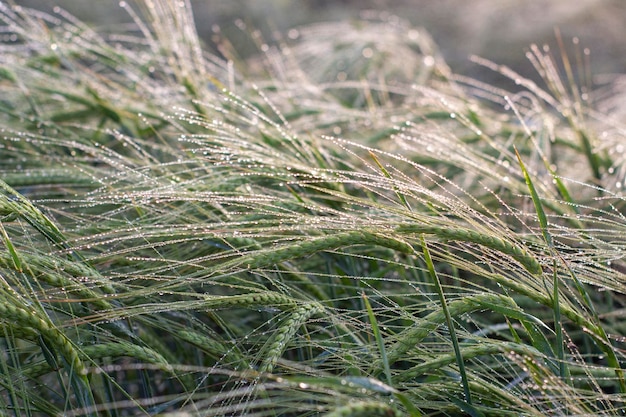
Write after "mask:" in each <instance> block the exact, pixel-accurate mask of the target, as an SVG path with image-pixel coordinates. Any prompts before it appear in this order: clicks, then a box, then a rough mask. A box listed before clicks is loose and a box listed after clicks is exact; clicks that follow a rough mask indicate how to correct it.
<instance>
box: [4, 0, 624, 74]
mask: <svg viewBox="0 0 626 417" xmlns="http://www.w3.org/2000/svg"><path fill="white" fill-rule="evenodd" d="M172 1H176V0H172ZM13 3H15V4H18V5H21V6H25V7H33V8H37V9H40V10H48V11H49V10H51V9H52V8H53V7H54V6H60V7H62V8H64V9H66V10H67V11H69V12H70V13H71V14H73V15H75V16H76V17H78V18H80V19H81V20H84V21H87V22H89V23H91V24H93V25H95V26H101V27H103V29H106V30H107V31H110V30H114V29H115V27H116V26H118V25H123V24H125V23H129V22H131V19H130V17H129V16H128V14H127V13H126V12H125V11H124V10H123V9H122V8H120V7H119V1H118V0H13ZM128 3H130V4H132V3H133V2H132V1H128ZM191 3H192V6H193V10H194V15H195V19H196V24H197V28H198V31H199V32H200V35H201V37H202V38H203V39H204V40H205V42H206V43H207V45H209V46H210V44H211V33H212V32H211V31H212V28H213V27H214V25H219V26H220V28H221V31H222V33H224V34H225V35H226V36H227V37H229V39H231V40H234V41H235V42H236V40H237V37H238V36H241V35H240V34H238V33H237V31H238V30H236V28H235V25H234V22H235V21H236V20H237V19H241V20H242V21H244V22H246V23H247V26H248V27H254V28H257V29H259V30H261V31H262V32H263V33H264V36H266V37H267V38H268V39H269V38H271V30H279V31H281V32H283V33H286V32H287V31H288V29H289V28H292V27H295V26H299V25H306V24H310V23H314V22H321V21H335V20H345V19H356V18H358V17H359V16H360V14H361V13H362V12H363V10H368V9H369V10H372V9H374V10H381V11H385V12H387V13H389V14H393V15H397V16H399V17H401V18H402V19H406V20H408V21H409V22H411V24H413V25H415V26H417V27H422V28H424V29H426V31H427V32H429V33H430V35H431V36H432V37H433V39H434V41H435V43H436V44H437V46H438V47H439V50H440V53H441V54H442V55H443V57H444V58H445V59H446V61H447V63H448V64H449V65H450V67H451V68H452V69H453V70H454V71H455V72H457V73H461V74H464V75H469V76H472V77H476V78H478V79H482V80H485V81H490V79H491V78H492V77H494V74H489V71H487V70H485V69H484V68H481V67H479V66H478V65H476V64H474V63H472V62H470V61H469V60H468V56H469V55H472V54H473V55H478V56H481V57H483V58H487V59H489V60H492V61H495V62H497V63H498V64H503V65H507V66H510V67H512V68H514V69H515V70H516V71H517V72H519V73H521V74H522V75H523V76H527V77H531V78H534V71H533V70H532V69H531V66H530V65H529V63H528V62H527V60H526V58H525V56H524V51H525V49H526V48H527V47H528V46H529V45H530V44H531V43H536V44H539V45H542V44H544V43H545V44H549V45H551V46H552V47H553V49H554V47H556V45H557V42H556V37H555V28H559V30H560V32H561V34H562V36H563V40H564V42H565V44H566V49H567V48H570V51H569V52H570V53H572V54H573V53H574V52H572V51H574V50H575V48H578V49H579V50H581V51H582V50H583V49H584V48H589V50H590V57H591V59H590V64H591V71H592V74H594V75H596V76H599V77H602V76H603V75H606V74H611V73H625V72H626V71H625V69H626V38H625V34H624V32H625V30H626V1H624V0H576V1H572V0H530V1H528V0H472V1H459V0H436V1H434V0H298V1H289V0H191ZM575 39H577V40H578V41H576V40H575ZM574 42H578V45H577V46H575V45H574ZM241 52H242V54H243V55H245V53H246V49H245V47H243V46H242V47H241Z"/></svg>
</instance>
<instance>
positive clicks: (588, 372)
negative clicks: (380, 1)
mask: <svg viewBox="0 0 626 417" xmlns="http://www.w3.org/2000/svg"><path fill="white" fill-rule="evenodd" d="M150 4H152V6H153V7H148V6H149V5H150ZM175 5H182V6H185V7H175ZM124 7H126V8H128V10H129V13H131V15H132V16H135V18H136V23H137V25H136V26H137V27H136V29H135V30H129V31H128V32H125V33H122V34H117V35H110V34H109V35H103V34H98V33H95V32H93V31H92V30H91V29H89V28H87V27H85V26H84V25H82V24H81V23H80V22H77V21H74V20H73V18H72V17H71V16H68V15H66V14H65V13H64V12H63V11H61V10H56V11H55V15H54V16H47V15H43V14H41V13H38V12H36V11H32V10H24V9H20V8H13V9H11V8H9V7H7V6H2V9H1V10H0V11H1V12H2V15H1V18H2V20H3V21H4V22H5V24H6V27H5V33H6V35H7V36H6V41H5V42H4V43H3V44H2V46H1V47H2V54H0V75H1V76H2V80H1V81H0V82H1V83H2V84H1V85H2V88H3V92H4V95H3V98H2V99H1V100H0V108H1V109H2V116H1V117H2V129H3V132H2V137H1V139H0V156H1V158H2V159H1V160H2V162H1V164H0V175H1V177H0V178H1V179H2V181H1V182H0V189H1V194H0V216H2V217H1V218H0V220H1V223H0V225H1V227H0V235H1V236H0V240H1V241H2V245H1V246H0V248H1V250H0V265H1V269H0V277H1V278H2V280H1V282H0V318H1V322H0V324H1V325H2V327H1V329H2V334H0V340H2V349H3V354H2V356H1V358H2V360H1V361H0V371H1V372H0V391H1V395H0V401H1V403H0V407H1V408H2V409H3V410H4V411H3V413H4V414H6V415H16V416H17V415H19V416H30V415H60V414H65V415H109V416H123V415H156V414H166V413H171V415H176V416H183V415H185V416H189V415H194V416H195V415H198V416H201V415H203V416H204V415H206V416H212V415H257V416H261V415H267V416H273V415H319V414H328V415H331V416H360V415H363V416H365V415H367V416H371V415H381V416H390V415H398V416H399V415H412V416H420V415H433V416H434V415H464V414H467V415H475V416H480V415H493V416H507V415H511V416H519V415H528V416H530V415H536V416H543V415H619V414H622V413H623V411H624V405H623V399H624V395H625V394H626V392H625V391H626V383H625V380H624V374H623V371H622V368H623V366H624V363H623V362H624V350H623V349H624V346H623V345H624V341H625V340H626V339H625V337H626V334H625V333H626V328H625V326H624V325H623V324H622V320H621V316H622V314H623V311H624V300H625V299H624V292H625V289H626V287H625V286H624V282H625V278H626V277H625V275H624V273H625V271H626V268H625V267H626V265H625V264H624V260H623V254H624V249H625V246H626V245H625V243H624V242H623V236H624V235H625V234H626V218H625V217H624V210H625V204H624V202H625V201H624V197H623V195H622V188H623V184H624V178H623V173H624V171H625V169H624V166H623V162H624V158H623V151H624V149H623V146H622V145H621V142H620V138H621V140H623V136H624V135H623V133H624V131H625V129H624V126H622V125H621V124H620V123H619V122H618V121H616V120H615V119H613V118H611V114H603V113H602V112H600V110H597V109H595V107H594V102H593V94H592V93H593V91H592V90H591V88H590V86H587V85H583V84H581V83H580V82H579V80H576V79H575V78H574V76H573V75H572V72H571V70H570V69H569V68H570V66H571V65H572V64H570V63H569V62H568V61H567V59H568V58H567V57H566V56H565V55H563V56H561V55H558V57H557V56H556V55H552V54H551V53H550V52H549V51H546V50H545V49H544V50H540V49H539V48H536V47H531V48H530V50H529V55H528V56H529V58H530V59H531V61H532V62H533V63H534V64H535V66H536V67H537V69H538V70H539V71H540V73H542V75H543V76H544V78H545V80H546V81H545V87H543V86H538V85H536V84H535V83H532V82H530V81H528V80H527V79H525V78H523V77H522V76H520V75H518V74H515V73H514V72H513V71H512V70H509V69H506V68H500V67H498V66H497V65H495V64H492V63H489V62H487V61H482V60H479V59H477V61H479V62H480V63H481V64H483V65H484V66H485V67H486V68H491V69H494V70H497V71H499V72H500V73H502V74H503V76H508V77H510V78H511V79H512V82H513V84H517V85H518V86H519V87H518V90H516V91H514V92H507V91H502V90H499V89H495V88H492V87H490V86H487V85H483V84H480V83H479V82H478V81H474V80H469V79H467V78H464V77H462V76H459V75H455V74H453V73H451V72H450V70H449V69H448V68H447V66H446V65H445V62H443V60H442V59H441V58H440V56H439V55H438V53H437V50H436V48H435V46H434V45H433V44H432V42H431V41H430V39H429V38H428V36H427V35H426V34H424V33H422V32H421V31H419V30H416V29H412V28H410V27H409V26H408V25H406V24H405V23H403V22H401V21H399V20H397V19H395V18H394V19H388V20H384V19H378V20H376V21H362V22H352V23H341V24H332V25H327V26H324V25H317V26H313V27H309V28H301V29H298V30H294V31H290V32H289V33H288V34H286V36H284V37H282V36H280V37H278V38H277V39H275V40H272V41H271V42H270V41H269V40H263V39H260V38H259V37H258V36H256V33H255V32H254V30H252V29H248V28H243V27H242V29H243V30H244V32H245V33H248V34H249V35H250V39H251V42H252V43H253V44H255V45H256V46H257V47H258V49H259V54H258V56H257V57H256V58H254V59H252V60H249V61H245V62H244V61H241V60H238V58H237V54H236V49H234V48H233V47H232V46H229V44H228V41H227V40H226V39H219V36H218V35H219V33H216V39H215V42H216V43H217V45H218V46H219V49H220V51H221V54H222V55H221V56H216V55H211V54H208V53H207V52H205V51H203V50H202V48H201V45H200V42H199V40H198V38H197V36H196V34H195V31H194V30H193V25H192V22H193V19H192V17H191V14H190V13H191V11H190V10H189V8H188V4H187V3H185V2H183V3H176V2H168V1H164V0H163V1H155V2H145V4H144V3H141V5H140V7H138V8H137V10H133V9H130V6H128V5H124ZM137 16H142V17H141V18H139V17H137ZM407 33H408V36H406V34H407ZM318 56H319V59H316V57H318ZM560 66H563V67H564V68H565V69H564V71H562V72H561V71H559V70H558V69H557V68H559V67H560ZM561 73H563V75H560V74H561ZM519 88H521V90H519ZM607 138H609V139H607Z"/></svg>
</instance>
